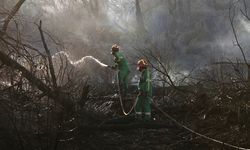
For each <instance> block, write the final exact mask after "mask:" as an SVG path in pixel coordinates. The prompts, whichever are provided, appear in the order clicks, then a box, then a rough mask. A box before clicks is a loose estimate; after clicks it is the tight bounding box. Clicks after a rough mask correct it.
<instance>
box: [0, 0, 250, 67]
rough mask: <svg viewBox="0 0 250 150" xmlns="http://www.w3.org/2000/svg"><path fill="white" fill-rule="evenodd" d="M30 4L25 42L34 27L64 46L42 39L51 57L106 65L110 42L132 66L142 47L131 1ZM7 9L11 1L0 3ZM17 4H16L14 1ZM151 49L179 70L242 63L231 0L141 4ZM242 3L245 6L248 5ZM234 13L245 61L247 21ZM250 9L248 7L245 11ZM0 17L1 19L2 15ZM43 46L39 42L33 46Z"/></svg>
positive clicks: (33, 37)
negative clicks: (38, 25) (40, 26)
mask: <svg viewBox="0 0 250 150" xmlns="http://www.w3.org/2000/svg"><path fill="white" fill-rule="evenodd" d="M94 1H95V3H92V2H93V0H92V1H91V0H29V1H26V2H25V4H24V5H23V6H22V8H21V10H20V17H21V20H20V21H22V24H23V26H22V33H23V34H24V35H25V36H26V41H27V42H30V43H32V42H33V41H37V40H39V34H38V31H37V29H36V26H35V25H34V23H37V22H38V21H39V20H42V21H43V22H44V24H43V27H44V29H45V30H46V31H48V32H50V33H51V34H52V35H53V36H55V37H57V38H58V40H60V41H62V42H63V43H64V47H63V48H58V46H57V45H55V44H53V42H52V41H51V40H50V39H49V38H48V37H47V40H48V42H49V46H50V48H51V50H52V51H53V53H55V52H56V51H60V50H66V51H68V52H69V53H70V54H71V55H72V58H73V59H75V60H77V59H80V58H81V57H83V56H86V55H93V56H94V57H97V58H98V59H100V60H102V61H104V62H105V63H108V64H111V63H112V57H111V56H110V47H111V45H112V44H114V43H118V44H119V45H120V46H121V50H122V52H123V53H124V54H125V56H126V57H127V58H128V60H129V62H130V63H131V64H133V63H135V62H136V60H135V54H136V52H137V51H136V47H146V45H147V43H145V41H143V40H138V37H137V36H136V35H135V33H136V30H137V28H136V25H137V22H136V7H135V0H105V1H103V0H94ZM0 2H1V3H2V4H3V6H4V7H5V8H6V9H8V8H11V7H12V6H13V5H14V4H15V3H14V1H13V0H1V1H0ZM15 2H16V0H15ZM139 2H140V6H141V10H142V15H143V20H144V25H145V28H146V32H147V36H148V39H149V40H150V42H151V43H153V44H154V45H155V47H154V49H152V51H157V52H159V51H160V52H161V53H162V54H165V55H166V56H164V57H166V59H168V58H169V60H170V61H171V62H172V63H173V64H174V65H175V66H178V67H179V68H182V69H192V68H194V67H197V66H202V65H205V64H208V63H211V62H213V61H224V60H227V59H235V58H239V59H241V54H240V51H239V49H238V48H237V47H236V46H235V40H234V37H233V34H232V28H231V26H230V22H229V6H230V4H231V3H232V2H233V0H219V1H218V0H140V1H139ZM248 3H249V2H248V1H247V6H250V5H249V4H248ZM241 7H242V6H241V4H239V6H238V9H237V10H236V19H235V26H236V28H237V34H238V36H239V39H240V42H241V44H242V46H243V47H244V50H245V52H246V54H247V57H248V58H249V55H250V53H248V48H249V44H248V43H249V40H248V39H250V38H249V32H250V23H249V22H248V20H246V18H244V16H242V15H241V14H240V11H239V9H240V8H241ZM249 11H250V9H249ZM1 18H4V16H1ZM33 45H36V46H37V47H42V45H41V44H39V43H34V42H33Z"/></svg>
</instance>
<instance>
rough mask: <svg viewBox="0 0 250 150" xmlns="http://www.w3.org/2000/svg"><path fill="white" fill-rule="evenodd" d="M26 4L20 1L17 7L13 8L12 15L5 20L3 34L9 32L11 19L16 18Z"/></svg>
mask: <svg viewBox="0 0 250 150" xmlns="http://www.w3.org/2000/svg"><path fill="white" fill-rule="evenodd" d="M24 2H25V0H19V1H18V2H17V3H16V5H15V6H14V7H13V8H12V10H11V12H10V14H9V15H8V17H7V18H6V19H5V21H4V24H3V27H2V32H3V33H5V32H6V31H7V28H8V25H9V23H10V21H11V19H12V18H13V17H14V16H15V14H16V13H17V11H18V10H19V9H20V7H21V6H22V4H23V3H24Z"/></svg>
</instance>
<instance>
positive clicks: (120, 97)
mask: <svg viewBox="0 0 250 150" xmlns="http://www.w3.org/2000/svg"><path fill="white" fill-rule="evenodd" d="M117 87H118V92H119V100H120V105H121V108H122V112H123V114H124V115H125V116H127V115H129V114H130V113H131V112H132V111H133V109H134V107H135V105H136V103H137V100H138V97H137V98H136V100H135V101H134V103H133V105H132V107H131V109H130V110H129V111H128V112H125V109H124V105H123V100H122V95H121V89H120V84H119V78H118V75H117ZM151 102H152V104H153V105H154V107H155V108H156V109H157V110H158V111H160V112H161V113H162V114H163V115H164V116H165V117H167V118H168V119H170V120H171V121H173V122H174V123H175V124H176V125H178V126H180V127H181V128H184V129H185V130H187V131H189V132H191V133H193V134H195V135H197V136H199V137H201V138H204V139H206V140H209V141H212V142H214V143H218V144H222V145H224V146H227V147H230V148H234V149H238V150H250V149H249V148H244V147H239V146H235V145H232V144H229V143H226V142H222V141H219V140H216V139H214V138H211V137H208V136H206V135H203V134H201V133H198V132H196V131H194V130H192V129H190V128H188V127H187V126H185V125H183V124H182V123H180V122H179V121H177V120H176V119H174V118H173V117H172V116H170V115H169V114H168V113H166V112H165V111H163V110H162V109H161V108H159V107H158V106H157V104H156V103H155V102H154V101H153V99H151Z"/></svg>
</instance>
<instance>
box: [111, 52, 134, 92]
mask: <svg viewBox="0 0 250 150" xmlns="http://www.w3.org/2000/svg"><path fill="white" fill-rule="evenodd" d="M114 61H115V63H116V64H115V66H114V67H115V68H116V69H118V70H119V72H118V80H119V86H120V91H121V94H122V95H123V96H124V95H126V93H127V90H128V75H129V73H130V70H129V66H128V62H127V60H126V59H125V57H124V56H123V54H122V53H120V52H115V53H114Z"/></svg>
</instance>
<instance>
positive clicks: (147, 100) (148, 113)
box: [144, 97, 151, 120]
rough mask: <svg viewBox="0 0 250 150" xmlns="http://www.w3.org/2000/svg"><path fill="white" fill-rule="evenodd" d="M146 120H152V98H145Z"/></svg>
mask: <svg viewBox="0 0 250 150" xmlns="http://www.w3.org/2000/svg"><path fill="white" fill-rule="evenodd" d="M144 114H145V116H144V119H145V120H151V98H150V97H145V101H144Z"/></svg>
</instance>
